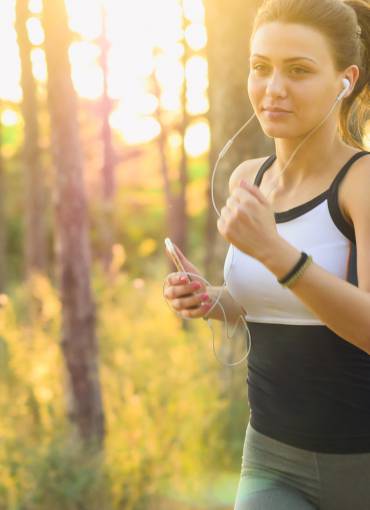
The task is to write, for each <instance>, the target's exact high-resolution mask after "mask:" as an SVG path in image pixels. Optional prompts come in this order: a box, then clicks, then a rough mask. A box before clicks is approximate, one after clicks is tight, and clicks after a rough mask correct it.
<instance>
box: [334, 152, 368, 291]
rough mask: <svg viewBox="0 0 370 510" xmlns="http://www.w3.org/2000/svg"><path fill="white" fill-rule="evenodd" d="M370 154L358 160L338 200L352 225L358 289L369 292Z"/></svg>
mask: <svg viewBox="0 0 370 510" xmlns="http://www.w3.org/2000/svg"><path fill="white" fill-rule="evenodd" d="M369 190H370V154H368V155H366V156H363V157H362V158H360V159H358V160H357V161H356V162H355V163H354V164H353V168H351V171H350V172H348V174H347V175H346V178H345V179H344V181H343V186H342V190H341V191H340V195H339V200H340V201H341V204H342V207H343V210H344V212H345V214H346V216H347V217H348V219H349V221H350V222H351V223H352V224H353V227H354V230H355V235H356V245H357V269H358V282H359V287H360V288H361V289H363V290H365V291H366V292H370V200H369Z"/></svg>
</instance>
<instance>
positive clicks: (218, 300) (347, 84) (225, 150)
mask: <svg viewBox="0 0 370 510" xmlns="http://www.w3.org/2000/svg"><path fill="white" fill-rule="evenodd" d="M343 85H344V88H343V90H342V92H340V94H339V95H338V96H337V98H336V100H335V102H334V104H333V106H332V107H331V108H330V110H329V112H328V113H327V114H326V115H325V117H324V118H323V120H322V121H321V122H320V123H319V124H318V125H317V126H316V127H315V128H314V129H312V130H311V131H310V132H309V133H308V134H307V135H306V136H305V137H304V138H303V140H302V141H301V142H300V143H299V144H298V145H297V147H296V148H295V149H294V151H293V153H292V154H291V156H290V157H289V159H288V160H287V162H286V163H285V165H284V167H283V169H282V170H281V172H280V174H279V177H281V176H282V175H283V174H284V172H285V171H286V170H287V168H288V167H289V165H290V164H291V162H292V161H293V159H294V157H295V156H296V154H297V152H298V151H299V149H300V148H301V147H302V145H303V144H304V143H305V142H306V141H307V140H309V138H311V136H313V135H314V134H315V133H317V131H318V130H319V129H320V128H321V127H322V126H323V124H324V123H325V122H326V121H327V119H328V118H329V117H330V115H331V114H332V113H333V111H334V110H335V108H336V106H337V104H338V103H339V102H340V101H341V100H342V99H343V98H344V97H345V93H346V92H347V90H348V89H349V87H350V82H349V80H347V79H345V80H343ZM254 117H256V114H255V113H253V115H252V116H251V117H250V118H249V119H248V120H247V122H245V124H243V126H242V127H241V128H240V129H239V130H238V131H237V132H236V133H235V134H234V135H233V137H232V138H230V140H228V141H227V142H226V144H225V146H224V147H223V149H222V150H221V152H220V153H219V155H218V158H217V161H216V163H215V165H214V168H213V171H212V178H211V198H212V205H213V207H214V210H215V212H216V214H217V216H218V217H220V216H221V213H220V211H219V210H218V208H217V205H216V202H215V197H214V180H215V176H216V172H217V169H218V165H219V163H220V161H221V160H222V159H223V158H224V157H225V155H226V154H227V153H228V151H229V150H230V148H231V146H232V144H233V143H234V140H235V139H236V138H237V137H238V136H239V134H240V133H241V132H242V131H243V130H244V129H245V128H246V127H247V126H248V125H249V124H250V123H251V122H252V120H253V119H254ZM277 185H278V182H276V184H275V186H273V187H272V188H271V189H270V191H269V192H268V193H267V195H266V196H267V197H268V196H269V195H270V193H271V192H272V191H273V190H274V189H275V188H276V186H277ZM230 248H231V255H232V259H231V262H230V264H229V270H228V272H227V274H226V276H225V279H224V282H223V284H222V286H221V290H220V292H219V294H218V295H217V297H216V299H215V301H214V303H213V305H212V307H211V308H210V310H209V311H208V312H207V315H209V314H210V313H211V312H212V310H213V309H214V308H215V307H216V306H219V307H220V308H221V311H222V314H223V316H224V320H225V324H226V336H227V338H228V339H230V338H232V336H231V337H230V336H229V328H228V320H227V317H226V312H225V309H224V307H223V305H222V303H221V296H222V293H223V291H224V289H225V288H226V289H227V279H228V276H229V273H230V270H231V267H232V262H233V260H234V253H235V247H234V246H233V245H230ZM183 274H184V275H185V274H186V275H190V276H194V277H196V279H201V280H203V281H204V282H205V283H206V286H208V287H212V285H211V284H210V283H209V282H208V281H207V280H206V279H205V278H203V277H202V276H200V275H197V274H194V273H189V272H185V273H183ZM165 284H166V282H164V285H163V292H164V286H165ZM166 301H167V300H166ZM181 317H182V316H181ZM182 318H184V317H182ZM205 320H206V321H207V324H208V326H209V328H210V329H211V332H212V346H213V352H214V354H215V356H216V358H217V360H218V361H219V362H220V363H221V364H223V365H225V366H228V367H234V366H236V365H239V364H240V363H242V362H243V361H245V360H246V359H247V358H248V356H249V353H250V350H251V347H252V337H251V334H250V330H249V328H248V324H247V321H246V319H245V317H244V315H242V314H241V315H240V316H239V318H238V321H237V322H236V325H235V327H234V329H233V333H232V335H234V333H235V331H236V328H237V326H238V324H239V322H240V320H241V321H242V323H243V324H244V327H245V329H246V331H247V333H248V341H247V349H246V353H245V354H244V355H243V357H242V358H241V359H240V360H239V361H237V362H233V363H228V362H225V361H223V360H221V359H220V358H219V357H218V355H217V353H216V349H215V343H214V337H215V334H214V330H213V327H212V323H211V320H210V319H209V318H207V317H205Z"/></svg>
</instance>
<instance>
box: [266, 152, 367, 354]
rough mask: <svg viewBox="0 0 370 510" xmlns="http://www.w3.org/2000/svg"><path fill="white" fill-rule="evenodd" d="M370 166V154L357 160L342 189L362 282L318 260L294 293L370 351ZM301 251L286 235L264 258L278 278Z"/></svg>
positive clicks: (331, 325)
mask: <svg viewBox="0 0 370 510" xmlns="http://www.w3.org/2000/svg"><path fill="white" fill-rule="evenodd" d="M369 190H370V171H369V157H366V158H363V159H362V160H361V161H358V162H357V165H356V171H353V172H350V174H349V175H348V178H346V180H345V181H344V182H343V188H342V189H341V192H340V197H342V204H343V207H344V209H345V213H346V215H347V216H348V217H349V219H350V220H351V221H352V223H353V225H354V228H355V233H356V247H357V272H358V287H356V286H354V285H352V284H350V283H348V282H346V281H344V280H341V279H340V278H338V277H336V276H334V275H332V274H331V273H329V272H327V271H325V270H324V269H323V268H322V267H320V266H318V265H316V264H312V265H311V266H309V267H308V269H307V270H306V271H305V272H304V273H303V275H302V276H301V277H300V278H299V279H298V280H297V282H296V284H295V285H293V287H292V289H291V290H292V292H294V294H295V295H296V296H297V297H298V298H299V299H300V300H301V301H302V302H303V303H304V304H305V305H306V306H307V307H309V308H310V309H311V310H312V312H313V313H314V314H315V315H316V316H317V317H319V318H320V319H321V320H322V322H324V323H325V324H326V325H327V326H328V327H329V328H330V329H332V330H333V331H334V332H335V333H336V334H337V335H339V336H340V337H342V338H344V339H345V340H347V341H348V342H350V343H352V344H353V345H356V346H357V347H359V348H360V349H362V350H364V351H365V352H367V353H368V354H370V201H369ZM299 256H300V252H299V251H298V250H297V249H296V248H294V247H293V246H292V245H290V244H289V243H288V242H286V241H285V240H283V239H281V238H280V239H279V240H278V242H277V244H276V247H275V249H274V250H273V251H272V250H270V254H269V255H267V257H266V258H265V260H264V262H263V263H264V264H265V266H266V267H267V268H268V269H269V270H270V271H272V272H273V273H274V274H275V276H276V277H277V278H281V277H282V276H283V275H284V274H286V273H287V272H288V271H289V270H290V269H291V268H292V267H293V266H294V264H295V263H296V262H297V260H298V259H299Z"/></svg>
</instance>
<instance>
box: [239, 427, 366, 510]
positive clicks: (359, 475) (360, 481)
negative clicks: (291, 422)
mask: <svg viewBox="0 0 370 510" xmlns="http://www.w3.org/2000/svg"><path fill="white" fill-rule="evenodd" d="M317 509H320V510H354V509H356V510H369V509H370V453H360V454H345V455H343V454H327V453H316V452H311V451H308V450H301V449H299V448H294V447H293V446H290V445H287V444H284V443H281V442H280V441H276V440H275V439H272V438H270V437H267V436H265V435H263V434H260V433H259V432H257V431H256V430H254V429H253V428H252V427H251V425H250V424H249V425H248V427H247V432H246V436H245V443H244V450H243V462H242V471H241V477H240V482H239V487H238V492H237V496H236V502H235V507H234V510H317Z"/></svg>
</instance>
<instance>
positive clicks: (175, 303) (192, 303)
mask: <svg viewBox="0 0 370 510" xmlns="http://www.w3.org/2000/svg"><path fill="white" fill-rule="evenodd" d="M209 302H210V297H209V296H208V294H206V293H204V294H193V296H191V297H188V298H180V299H173V300H172V301H171V305H172V307H173V308H174V309H175V310H177V311H179V312H183V311H186V310H189V309H195V308H197V307H200V306H202V305H203V304H206V303H207V304H208V303H209Z"/></svg>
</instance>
